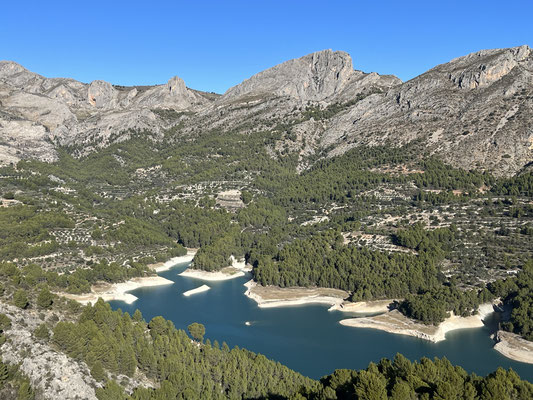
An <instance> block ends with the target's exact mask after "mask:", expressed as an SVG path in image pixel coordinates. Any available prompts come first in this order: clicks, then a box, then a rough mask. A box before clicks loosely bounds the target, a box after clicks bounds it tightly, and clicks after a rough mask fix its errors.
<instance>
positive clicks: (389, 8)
mask: <svg viewBox="0 0 533 400" xmlns="http://www.w3.org/2000/svg"><path fill="white" fill-rule="evenodd" d="M2 3H3V4H2V6H1V9H0V59H3V60H12V61H16V62H18V63H19V64H22V65H23V66H24V67H26V68H28V69H29V70H31V71H34V72H37V73H39V74H41V75H44V76H47V77H69V78H74V79H77V80H80V81H82V82H91V81H93V80H96V79H102V80H105V81H108V82H111V83H113V84H117V85H125V86H131V85H151V84H160V83H165V82H167V81H168V79H169V78H171V77H172V76H175V75H178V76H179V77H181V78H182V79H183V80H184V81H185V83H186V85H187V86H188V87H191V88H193V89H198V90H204V91H209V92H217V93H223V92H225V91H226V90H227V89H228V88H230V87H231V86H234V85H236V84H238V83H240V82H241V81H243V80H244V79H246V78H249V77H250V76H252V75H253V74H255V73H257V72H260V71H262V70H264V69H267V68H269V67H272V66H274V65H276V64H279V63H281V62H283V61H286V60H289V59H292V58H298V57H301V56H303V55H306V54H309V53H312V52H314V51H319V50H323V49H333V50H343V51H346V52H348V53H349V54H350V55H351V56H352V59H353V64H354V68H355V69H358V70H362V71H365V72H378V73H380V74H394V75H396V76H398V77H399V78H400V79H402V80H404V81H405V80H409V79H411V78H414V77H415V76H417V75H419V74H421V73H423V72H424V71H426V70H428V69H430V68H432V67H434V66H435V65H437V64H440V63H444V62H447V61H449V60H451V59H452V58H455V57H459V56H462V55H465V54H468V53H471V52H474V51H478V50H481V49H488V48H502V47H513V46H519V45H522V44H528V45H530V46H533V19H532V18H531V15H533V0H506V1H501V0H500V1H492V0H486V1H477V0H463V1H446V0H440V1H431V0H425V1H398V0H396V1H378V0H375V1H359V0H351V1H337V0H329V1H327V0H323V1H314V0H306V1H300V0H293V1H291V0H284V1H278V0H268V1H267V0H265V1H262V0H249V1H232V0H219V1H200V0H197V1H156V0H152V1H148V0H145V1H135V0H130V1H121V0H107V1H100V0H91V1H83V2H79V1H73V0H69V1H54V0H48V1H42V0H40V1H25V0H18V1H4V2H2Z"/></svg>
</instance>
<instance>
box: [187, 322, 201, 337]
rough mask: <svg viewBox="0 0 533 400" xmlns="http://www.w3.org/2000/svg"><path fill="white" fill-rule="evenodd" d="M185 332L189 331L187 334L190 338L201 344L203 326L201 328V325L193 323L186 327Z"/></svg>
mask: <svg viewBox="0 0 533 400" xmlns="http://www.w3.org/2000/svg"><path fill="white" fill-rule="evenodd" d="M187 330H188V331H189V334H190V335H191V336H192V338H193V339H194V340H196V341H197V342H202V340H203V339H204V335H205V326H203V325H202V324H199V323H197V322H193V323H192V324H190V325H189V326H188V327H187Z"/></svg>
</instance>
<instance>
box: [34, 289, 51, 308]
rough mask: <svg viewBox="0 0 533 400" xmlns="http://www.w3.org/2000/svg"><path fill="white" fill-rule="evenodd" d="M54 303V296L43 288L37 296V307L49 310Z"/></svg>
mask: <svg viewBox="0 0 533 400" xmlns="http://www.w3.org/2000/svg"><path fill="white" fill-rule="evenodd" d="M53 302H54V295H53V294H52V293H50V290H48V288H43V289H42V290H41V291H40V292H39V295H38V296H37V306H38V307H39V308H42V309H49V308H50V307H52V304H53Z"/></svg>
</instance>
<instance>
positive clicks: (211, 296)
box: [110, 263, 533, 382]
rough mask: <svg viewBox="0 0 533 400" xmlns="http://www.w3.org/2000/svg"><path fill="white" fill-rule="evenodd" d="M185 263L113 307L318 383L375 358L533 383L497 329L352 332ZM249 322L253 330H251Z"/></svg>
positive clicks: (321, 314)
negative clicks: (440, 333) (502, 373)
mask: <svg viewBox="0 0 533 400" xmlns="http://www.w3.org/2000/svg"><path fill="white" fill-rule="evenodd" d="M187 265H188V264H187V263H184V264H179V265H177V266H175V267H174V268H172V269H170V270H169V271H165V272H161V273H160V274H159V275H161V276H163V277H165V278H167V279H170V280H172V281H174V282H175V283H174V284H173V285H167V286H159V287H151V288H150V287H149V288H140V289H137V290H134V291H132V292H131V293H132V294H134V295H135V296H137V297H138V298H139V299H138V300H137V301H136V302H134V303H133V304H130V305H128V304H125V303H123V302H121V301H112V302H110V304H111V306H112V307H113V308H114V309H118V308H121V309H122V310H123V311H127V312H129V313H130V314H133V312H134V311H135V310H136V309H137V308H138V309H139V310H141V312H142V313H143V316H144V318H145V319H146V320H147V321H149V320H150V319H152V318H153V317H155V316H158V315H162V316H163V317H165V318H167V319H170V320H172V321H173V322H174V325H175V326H176V327H177V328H180V329H187V326H188V325H189V324H191V323H192V322H199V323H202V324H204V325H205V327H206V336H205V337H206V338H209V339H210V340H211V341H214V340H218V341H219V343H220V344H222V342H223V341H225V342H226V343H227V344H228V345H229V346H230V347H233V346H239V347H244V348H246V349H249V350H252V351H254V352H258V353H262V354H264V355H266V356H267V357H269V358H271V359H274V360H276V361H279V362H281V363H283V364H285V365H287V366H288V367H290V368H292V369H294V370H296V371H299V372H301V373H302V374H304V375H307V376H309V377H311V378H319V377H321V376H323V375H326V374H330V373H332V372H333V371H334V370H335V369H338V368H352V369H361V368H366V367H367V366H368V363H369V362H371V361H374V362H377V361H379V360H380V359H381V358H383V357H387V358H392V357H394V355H395V354H396V353H398V352H399V353H402V354H404V355H405V356H406V357H407V358H409V359H410V360H412V361H413V360H418V359H420V358H421V357H424V356H425V357H429V358H433V357H435V356H436V357H446V358H448V359H449V360H450V361H451V362H452V363H453V364H457V365H460V366H462V367H463V368H464V369H465V370H467V371H468V372H475V373H477V374H478V375H486V374H487V373H489V372H492V371H494V370H495V369H496V368H498V366H502V367H504V368H509V367H511V368H513V369H514V370H515V371H516V372H518V374H519V375H520V376H521V377H522V378H524V379H527V380H529V381H530V382H533V365H529V364H524V363H519V362H515V361H512V360H510V359H508V358H506V357H503V356H502V355H500V353H498V352H497V351H495V350H493V349H492V346H493V341H492V340H491V339H490V337H489V335H490V333H491V330H490V328H488V327H483V328H478V329H465V330H461V331H454V332H450V333H449V334H448V336H447V340H445V341H443V342H439V343H431V342H428V341H425V340H422V339H417V338H414V337H409V336H403V335H393V334H390V333H386V332H381V331H378V330H374V329H361V328H350V327H345V326H342V325H340V324H339V323H338V321H340V320H341V319H344V318H348V317H350V315H349V314H347V313H341V312H338V311H334V312H330V311H328V308H329V306H327V305H320V304H316V305H313V304H312V305H305V306H294V307H281V308H267V309H262V308H259V307H257V304H256V303H255V302H254V301H253V300H250V299H249V298H247V297H246V296H244V292H245V289H246V288H245V287H244V286H243V284H244V283H245V282H246V281H248V280H249V279H250V278H249V277H241V278H236V279H232V280H228V281H220V282H203V281H200V280H197V279H193V278H185V277H181V276H178V274H179V273H180V272H181V271H183V270H184V269H185V268H186V267H187ZM204 283H206V284H207V285H208V286H210V287H211V290H209V291H207V292H203V293H198V294H195V295H192V296H190V297H185V296H183V292H185V291H187V290H190V289H194V288H196V287H198V286H201V285H202V284H204ZM246 321H249V322H250V323H251V325H250V326H247V325H245V322H246Z"/></svg>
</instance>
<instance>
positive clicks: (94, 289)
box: [57, 276, 174, 305]
mask: <svg viewBox="0 0 533 400" xmlns="http://www.w3.org/2000/svg"><path fill="white" fill-rule="evenodd" d="M173 284H174V282H173V281H171V280H169V279H166V278H163V277H161V276H143V277H137V278H132V279H130V280H129V281H126V282H120V283H107V282H100V283H96V284H94V285H92V286H91V292H90V293H83V294H71V293H57V294H58V295H60V296H63V297H66V298H68V299H72V300H76V301H77V302H78V303H81V304H83V305H87V304H89V303H90V304H94V303H95V302H96V301H97V300H98V299H99V298H102V299H103V300H104V301H112V300H118V301H123V302H124V303H126V304H132V303H133V302H135V301H136V300H137V297H135V296H134V295H132V294H131V293H128V292H130V291H132V290H135V289H139V288H141V287H153V286H164V285H173Z"/></svg>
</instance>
